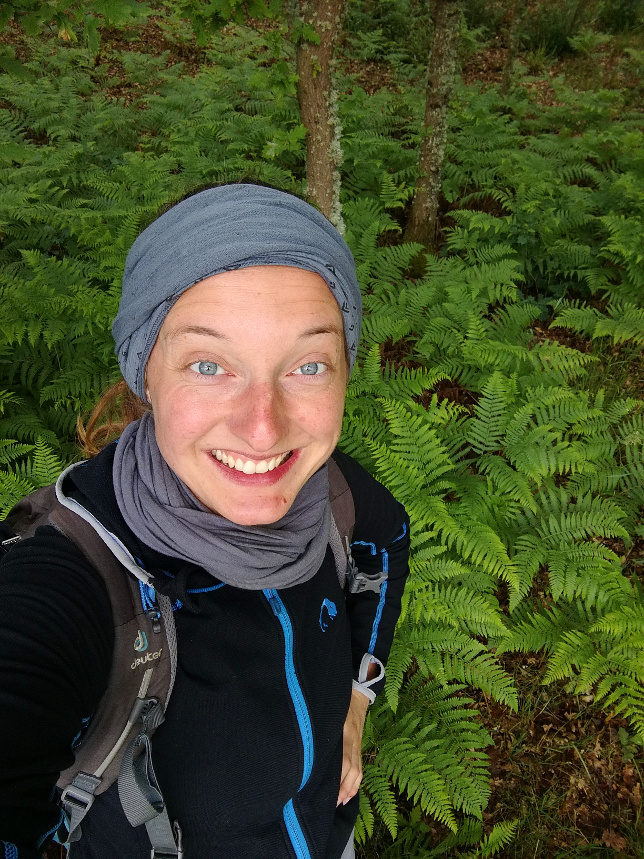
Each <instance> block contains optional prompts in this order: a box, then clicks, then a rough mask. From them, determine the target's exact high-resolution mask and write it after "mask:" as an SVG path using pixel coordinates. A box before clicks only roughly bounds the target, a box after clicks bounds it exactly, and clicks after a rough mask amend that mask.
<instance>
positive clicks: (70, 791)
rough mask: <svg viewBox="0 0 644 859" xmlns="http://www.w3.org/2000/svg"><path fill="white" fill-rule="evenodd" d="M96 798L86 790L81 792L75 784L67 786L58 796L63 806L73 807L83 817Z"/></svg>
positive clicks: (80, 788) (81, 789)
mask: <svg viewBox="0 0 644 859" xmlns="http://www.w3.org/2000/svg"><path fill="white" fill-rule="evenodd" d="M95 799H96V797H95V796H94V794H93V793H90V792H89V791H88V790H83V788H82V787H78V785H75V784H68V785H67V787H66V788H65V789H64V790H63V792H62V793H61V795H60V801H61V803H62V804H63V806H68V805H70V806H73V807H74V808H77V809H79V810H80V811H81V812H82V813H83V817H84V816H85V814H87V812H88V811H89V810H90V808H91V807H92V805H93V804H94V800H95Z"/></svg>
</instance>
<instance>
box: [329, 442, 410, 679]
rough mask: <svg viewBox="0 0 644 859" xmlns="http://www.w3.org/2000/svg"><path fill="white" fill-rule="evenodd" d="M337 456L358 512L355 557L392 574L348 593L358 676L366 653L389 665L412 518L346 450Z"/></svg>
mask: <svg viewBox="0 0 644 859" xmlns="http://www.w3.org/2000/svg"><path fill="white" fill-rule="evenodd" d="M333 458H334V459H335V461H336V462H337V464H338V465H339V466H340V470H341V471H342V473H343V474H344V476H345V478H346V481H347V483H348V484H349V486H350V487H351V494H352V495H353V503H354V505H355V510H356V522H355V527H354V530H353V542H352V543H351V554H352V555H353V559H354V561H355V562H356V565H357V567H358V569H359V570H361V571H363V572H365V573H367V574H374V573H378V572H380V571H381V570H383V569H384V570H385V571H386V573H387V579H386V580H385V582H384V583H383V584H382V585H381V586H380V590H379V593H375V592H374V591H364V592H363V593H360V594H348V595H347V611H348V614H349V622H350V624H351V648H352V658H353V672H354V679H356V680H357V679H358V671H359V668H360V662H361V661H362V658H363V656H364V655H365V653H371V654H373V655H374V656H375V657H376V658H377V659H379V660H380V661H381V662H382V663H383V665H386V663H387V658H388V657H389V651H390V649H391V642H392V640H393V637H394V630H395V628H396V622H397V620H398V616H399V615H400V608H401V601H402V595H403V591H404V588H405V581H406V579H407V575H408V573H409V518H408V516H407V513H406V512H405V508H404V507H403V506H402V504H400V503H399V502H398V501H396V499H395V498H394V497H393V495H392V494H391V493H390V492H389V490H388V489H386V488H385V487H384V486H383V485H382V484H381V483H378V481H377V480H375V479H374V478H373V477H372V476H371V475H370V474H369V473H368V472H367V471H365V469H364V468H362V466H361V465H359V464H358V463H357V462H356V461H355V460H354V459H352V458H351V457H349V456H347V455H346V454H344V453H342V452H341V451H335V452H334V454H333ZM383 685H384V680H381V681H380V682H378V683H376V684H374V686H373V687H372V691H374V692H376V693H378V692H380V691H381V689H382V687H383Z"/></svg>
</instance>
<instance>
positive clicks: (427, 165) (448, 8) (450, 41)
mask: <svg viewBox="0 0 644 859" xmlns="http://www.w3.org/2000/svg"><path fill="white" fill-rule="evenodd" d="M432 18H433V23H434V32H433V35H432V43H431V48H430V54H429V62H428V64H427V95H426V101H425V132H424V135H423V140H422V143H421V145H420V156H419V159H418V179H417V180H416V190H415V191H414V199H413V202H412V206H411V213H410V216H409V222H408V224H407V229H406V231H405V241H408V242H420V243H421V244H423V245H425V246H426V247H428V248H431V249H434V248H435V247H436V238H437V233H438V198H439V194H440V190H441V173H442V169H443V158H444V156H445V139H446V136H447V108H448V106H449V100H450V98H451V96H452V91H453V89H454V79H455V77H456V47H457V42H458V37H459V33H460V23H461V3H460V0H434V4H433V15H432Z"/></svg>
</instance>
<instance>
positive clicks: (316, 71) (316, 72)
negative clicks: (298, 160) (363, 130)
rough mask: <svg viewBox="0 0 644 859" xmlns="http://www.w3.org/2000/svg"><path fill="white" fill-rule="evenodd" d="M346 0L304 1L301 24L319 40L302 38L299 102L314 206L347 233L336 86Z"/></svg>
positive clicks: (298, 50)
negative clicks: (338, 42)
mask: <svg viewBox="0 0 644 859" xmlns="http://www.w3.org/2000/svg"><path fill="white" fill-rule="evenodd" d="M344 7H345V0H298V11H299V18H300V22H303V23H304V24H305V25H307V26H308V27H310V28H312V29H313V30H314V32H315V34H316V36H317V37H318V38H319V40H320V41H319V44H317V45H315V44H313V43H312V42H310V41H307V40H306V31H304V38H300V41H299V43H298V46H297V74H298V82H297V100H298V102H299V105H300V118H301V120H302V123H303V125H304V126H305V128H306V178H307V184H308V197H309V200H310V202H311V203H312V204H313V205H314V206H317V207H318V209H319V210H320V211H321V212H322V213H323V214H324V215H326V217H327V218H328V219H329V220H330V221H331V222H332V223H333V224H335V226H336V227H337V228H338V229H339V230H340V231H341V232H343V231H344V223H343V221H342V210H341V206H340V171H339V169H338V168H339V166H340V164H341V162H342V147H341V145H340V122H339V119H338V114H337V93H336V91H335V90H334V88H333V82H332V75H331V72H332V62H333V50H334V47H335V42H336V39H337V36H338V33H339V32H340V25H341V23H342V16H343V14H344Z"/></svg>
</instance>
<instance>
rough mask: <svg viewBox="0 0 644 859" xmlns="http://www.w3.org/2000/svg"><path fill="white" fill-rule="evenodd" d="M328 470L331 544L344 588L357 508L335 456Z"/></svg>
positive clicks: (349, 561) (339, 579)
mask: <svg viewBox="0 0 644 859" xmlns="http://www.w3.org/2000/svg"><path fill="white" fill-rule="evenodd" d="M328 471H329V501H330V502H331V530H330V532H329V545H330V546H331V551H332V552H333V557H334V560H335V568H336V570H337V573H338V581H339V583H340V587H341V588H342V590H344V587H345V584H346V581H347V577H348V576H350V574H351V568H352V564H353V560H352V558H351V548H350V546H351V539H352V537H353V526H354V525H355V521H356V510H355V505H354V503H353V495H352V494H351V489H350V487H349V484H348V483H347V481H346V478H345V476H344V474H343V473H342V471H341V470H340V466H339V465H338V464H337V462H336V461H335V460H334V459H333V458H331V459H329V461H328Z"/></svg>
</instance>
